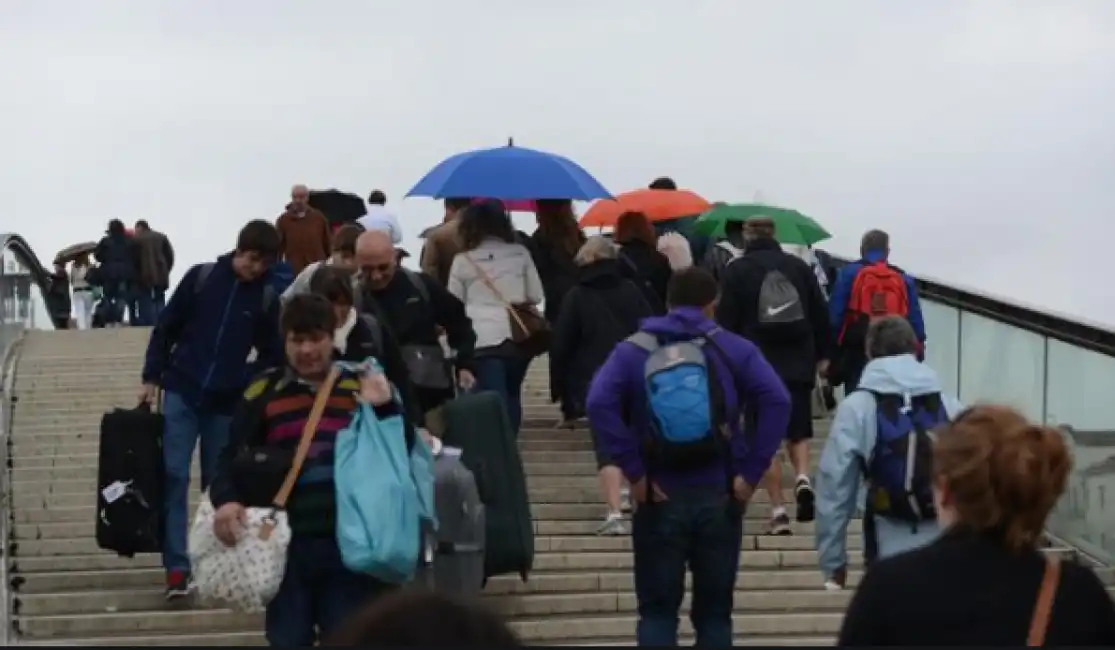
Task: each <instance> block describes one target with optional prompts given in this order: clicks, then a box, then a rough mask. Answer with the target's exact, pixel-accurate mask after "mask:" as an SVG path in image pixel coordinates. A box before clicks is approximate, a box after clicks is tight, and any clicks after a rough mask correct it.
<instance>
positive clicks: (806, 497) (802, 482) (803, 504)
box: [794, 478, 817, 523]
mask: <svg viewBox="0 0 1115 650" xmlns="http://www.w3.org/2000/svg"><path fill="white" fill-rule="evenodd" d="M816 497H817V495H815V494H813V486H812V485H810V484H809V479H807V478H799V479H798V482H797V485H795V486H794V499H796V500H797V502H798V521H800V522H802V523H808V522H810V521H813V519H814V518H815V517H816V516H817V513H816V509H815V508H814V505H813V502H814V501H816Z"/></svg>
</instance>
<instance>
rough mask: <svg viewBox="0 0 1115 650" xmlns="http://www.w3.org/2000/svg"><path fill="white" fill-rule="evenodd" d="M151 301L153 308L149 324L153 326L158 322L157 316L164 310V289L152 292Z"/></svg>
mask: <svg viewBox="0 0 1115 650" xmlns="http://www.w3.org/2000/svg"><path fill="white" fill-rule="evenodd" d="M151 299H152V302H153V303H154V307H155V309H154V312H153V316H152V319H151V324H152V325H154V324H155V323H156V322H157V321H158V320H159V314H161V313H163V310H164V309H166V289H155V290H154V291H153V292H152V296H151Z"/></svg>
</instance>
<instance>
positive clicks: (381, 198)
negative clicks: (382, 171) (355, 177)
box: [368, 190, 387, 205]
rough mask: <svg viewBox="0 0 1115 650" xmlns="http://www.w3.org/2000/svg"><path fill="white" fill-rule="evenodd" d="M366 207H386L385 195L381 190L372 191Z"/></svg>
mask: <svg viewBox="0 0 1115 650" xmlns="http://www.w3.org/2000/svg"><path fill="white" fill-rule="evenodd" d="M368 205H387V195H386V194H384V193H383V190H372V193H371V194H369V195H368Z"/></svg>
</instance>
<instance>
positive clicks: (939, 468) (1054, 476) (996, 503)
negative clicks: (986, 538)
mask: <svg viewBox="0 0 1115 650" xmlns="http://www.w3.org/2000/svg"><path fill="white" fill-rule="evenodd" d="M1071 470H1072V458H1071V456H1070V455H1069V450H1068V447H1067V446H1066V445H1065V441H1064V437H1063V435H1062V433H1061V432H1060V431H1058V430H1057V429H1055V428H1053V427H1047V426H1042V425H1039V424H1035V423H1033V422H1030V421H1029V420H1027V419H1026V417H1025V416H1023V415H1022V414H1021V413H1019V412H1018V411H1016V410H1014V409H1012V408H1010V407H1008V406H998V405H990V404H989V405H980V406H975V407H972V408H970V409H968V410H966V411H964V412H963V413H961V414H960V415H958V416H957V417H956V419H955V420H953V421H952V422H951V423H950V424H948V425H946V426H944V427H943V428H941V429H940V430H939V431H938V432H937V439H936V442H935V443H934V445H933V498H934V502H935V504H936V506H937V520H938V521H939V522H940V524H941V526H942V527H946V528H947V527H954V526H956V527H963V528H967V529H969V530H973V531H978V532H981V533H985V534H989V535H991V536H992V537H994V538H996V539H997V540H999V541H1000V542H1001V543H1002V544H1003V545H1004V546H1006V547H1007V548H1008V549H1010V550H1014V551H1022V550H1026V549H1033V548H1034V547H1035V546H1036V545H1037V543H1038V541H1039V540H1040V539H1041V537H1042V531H1043V529H1044V528H1045V521H1046V518H1047V517H1048V516H1049V512H1050V511H1051V510H1052V509H1053V506H1054V504H1056V503H1057V500H1058V499H1059V498H1060V496H1061V493H1062V492H1063V491H1064V489H1065V482H1066V480H1067V479H1068V475H1069V472H1070V471H1071Z"/></svg>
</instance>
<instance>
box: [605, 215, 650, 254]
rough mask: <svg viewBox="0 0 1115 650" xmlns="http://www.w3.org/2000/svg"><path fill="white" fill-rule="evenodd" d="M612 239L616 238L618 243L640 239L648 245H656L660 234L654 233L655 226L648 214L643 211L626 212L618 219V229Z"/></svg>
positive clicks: (628, 242)
mask: <svg viewBox="0 0 1115 650" xmlns="http://www.w3.org/2000/svg"><path fill="white" fill-rule="evenodd" d="M612 239H614V240H616V243H617V244H630V243H631V242H633V241H640V242H643V243H644V244H646V245H647V246H654V245H655V242H657V241H658V235H656V234H655V233H654V226H653V225H651V223H650V219H648V218H647V215H645V214H643V213H642V212H624V213H623V214H621V215H619V218H618V219H616V229H615V231H614V232H613V233H612Z"/></svg>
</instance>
